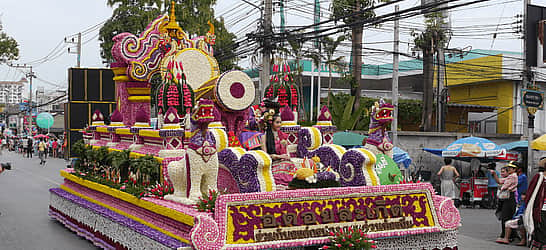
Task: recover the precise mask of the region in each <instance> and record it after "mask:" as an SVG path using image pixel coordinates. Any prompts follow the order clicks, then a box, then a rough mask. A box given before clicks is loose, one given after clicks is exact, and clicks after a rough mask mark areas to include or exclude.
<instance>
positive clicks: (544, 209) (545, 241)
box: [523, 157, 546, 250]
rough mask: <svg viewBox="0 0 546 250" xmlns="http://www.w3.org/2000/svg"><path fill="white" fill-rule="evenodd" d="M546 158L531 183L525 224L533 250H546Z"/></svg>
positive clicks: (524, 219)
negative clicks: (545, 169)
mask: <svg viewBox="0 0 546 250" xmlns="http://www.w3.org/2000/svg"><path fill="white" fill-rule="evenodd" d="M545 165H546V157H543V158H541V159H540V161H539V170H538V171H539V172H538V173H537V174H536V175H535V176H533V179H531V182H530V183H529V189H528V190H527V196H526V199H525V202H526V203H527V209H525V214H524V215H523V223H524V225H525V228H526V229H527V232H528V233H529V234H531V249H536V250H540V249H546V176H545V175H546V172H544V168H545Z"/></svg>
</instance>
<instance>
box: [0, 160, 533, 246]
mask: <svg viewBox="0 0 546 250" xmlns="http://www.w3.org/2000/svg"><path fill="white" fill-rule="evenodd" d="M0 162H11V163H12V167H13V170H11V171H5V172H4V173H2V174H0V213H1V214H0V250H4V249H6V250H7V249H9V250H13V249H25V250H26V249H45V250H49V249H96V248H95V247H94V246H93V245H92V244H91V243H90V242H88V241H87V240H84V239H82V238H80V237H79V236H77V235H76V234H75V233H72V232H71V231H69V230H68V229H66V228H65V227H64V226H63V225H62V224H60V223H58V222H56V221H53V220H51V219H50V218H49V216H48V215H47V210H48V204H49V192H48V189H49V188H52V187H58V186H59V184H60V183H61V182H62V178H61V177H60V175H59V170H60V169H62V168H64V167H65V166H66V163H65V161H64V160H61V159H51V158H48V159H47V163H46V165H45V167H42V166H41V165H39V164H38V163H39V159H38V157H34V158H32V159H28V158H23V157H22V155H19V154H15V153H13V152H6V151H4V154H3V155H2V156H0ZM460 211H461V217H462V228H461V229H460V234H459V249H526V248H523V247H518V246H515V243H512V245H509V246H507V245H500V244H497V243H495V242H494V240H495V239H496V237H497V236H498V234H499V232H500V225H499V223H498V221H497V220H496V218H495V216H494V210H490V209H479V208H475V209H472V208H461V209H460Z"/></svg>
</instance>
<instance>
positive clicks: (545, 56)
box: [537, 20, 546, 68]
mask: <svg viewBox="0 0 546 250" xmlns="http://www.w3.org/2000/svg"><path fill="white" fill-rule="evenodd" d="M537 29H538V30H537V34H538V36H537V67H539V68H546V50H545V49H544V43H545V42H546V39H545V36H544V35H546V31H545V30H544V29H546V20H540V21H539V22H538V25H537Z"/></svg>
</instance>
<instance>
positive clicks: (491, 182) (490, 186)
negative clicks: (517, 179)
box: [485, 162, 500, 208]
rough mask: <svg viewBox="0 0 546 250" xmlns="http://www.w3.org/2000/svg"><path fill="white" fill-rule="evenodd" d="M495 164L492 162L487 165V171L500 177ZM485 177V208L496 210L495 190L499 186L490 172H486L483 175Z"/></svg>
mask: <svg viewBox="0 0 546 250" xmlns="http://www.w3.org/2000/svg"><path fill="white" fill-rule="evenodd" d="M496 168H497V164H496V163H494V162H490V163H489V165H487V169H488V170H493V171H495V174H496V175H497V176H499V175H500V173H499V171H497V170H496ZM485 176H487V200H488V202H487V207H488V208H496V207H497V188H498V187H499V184H498V183H497V181H496V180H495V177H493V174H492V173H491V172H490V171H487V172H486V173H485Z"/></svg>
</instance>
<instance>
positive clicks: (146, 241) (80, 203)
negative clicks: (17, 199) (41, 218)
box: [50, 188, 188, 249]
mask: <svg viewBox="0 0 546 250" xmlns="http://www.w3.org/2000/svg"><path fill="white" fill-rule="evenodd" d="M50 192H51V196H50V212H51V211H52V210H53V212H55V213H53V215H54V218H56V219H57V218H60V217H59V215H61V216H63V217H64V218H65V220H66V218H67V217H68V218H72V219H73V220H75V221H78V222H79V223H82V224H84V225H87V226H88V227H91V229H92V230H93V231H98V232H100V233H101V234H102V235H106V236H107V237H109V238H113V239H114V241H117V242H120V243H121V245H124V246H127V247H128V248H141V247H143V245H148V246H149V247H151V249H163V248H165V246H168V247H170V248H173V247H175V248H176V247H183V246H188V245H187V244H185V243H183V242H181V241H180V240H177V239H175V238H173V237H170V236H168V235H165V234H164V233H162V232H160V231H158V230H156V229H153V228H150V227H148V226H146V225H143V224H141V223H139V222H137V221H134V220H132V219H130V218H128V217H125V216H123V215H120V214H118V213H116V212H114V211H112V210H109V209H107V208H105V207H102V206H100V205H98V204H95V203H92V202H90V201H87V200H85V199H83V198H80V197H77V196H75V195H73V194H70V193H68V192H66V191H64V190H62V189H59V188H56V189H50ZM51 208H53V209H51ZM50 214H51V213H50ZM158 243H159V244H158ZM137 244H138V245H137Z"/></svg>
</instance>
